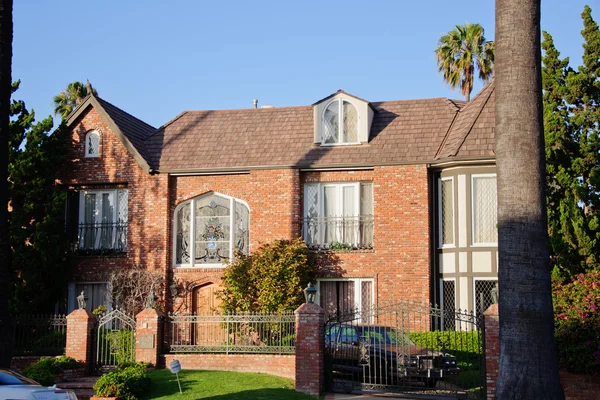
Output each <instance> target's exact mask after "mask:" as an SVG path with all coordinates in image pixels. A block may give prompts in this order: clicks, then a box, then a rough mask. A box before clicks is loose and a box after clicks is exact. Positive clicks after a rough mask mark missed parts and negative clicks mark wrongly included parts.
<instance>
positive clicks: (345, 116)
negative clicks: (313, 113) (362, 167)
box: [323, 100, 358, 145]
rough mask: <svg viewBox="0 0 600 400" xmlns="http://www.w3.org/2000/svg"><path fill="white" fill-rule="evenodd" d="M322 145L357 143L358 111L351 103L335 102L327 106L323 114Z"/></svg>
mask: <svg viewBox="0 0 600 400" xmlns="http://www.w3.org/2000/svg"><path fill="white" fill-rule="evenodd" d="M340 133H341V134H340ZM323 143H324V144H329V145H335V144H347V143H358V111H357V109H356V107H355V106H354V105H353V104H352V103H350V102H348V101H344V100H335V101H332V102H331V103H330V104H329V105H328V106H327V108H326V109H325V112H324V114H323Z"/></svg>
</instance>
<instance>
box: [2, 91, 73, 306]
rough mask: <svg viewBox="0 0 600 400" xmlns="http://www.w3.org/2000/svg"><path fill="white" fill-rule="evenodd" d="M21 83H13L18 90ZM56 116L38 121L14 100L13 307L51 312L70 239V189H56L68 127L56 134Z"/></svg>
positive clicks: (11, 149)
mask: <svg viewBox="0 0 600 400" xmlns="http://www.w3.org/2000/svg"><path fill="white" fill-rule="evenodd" d="M18 87H19V82H16V83H15V84H13V94H14V92H15V91H16V90H17V89H18ZM52 126H53V120H52V117H48V118H46V119H44V120H42V121H40V122H37V123H36V122H35V114H34V113H33V112H29V111H28V110H27V108H26V107H25V103H24V102H23V101H15V100H13V101H12V103H11V123H10V130H9V131H10V137H9V166H8V175H9V180H8V184H9V187H8V194H9V209H10V213H9V224H10V245H11V248H12V272H13V277H12V289H13V292H12V296H11V309H12V311H13V312H26V313H31V312H45V311H51V310H52V308H53V306H54V304H55V303H56V301H57V300H58V299H60V298H61V297H62V296H63V295H64V293H63V291H64V288H65V287H66V282H67V276H66V273H67V269H68V241H67V238H66V235H65V233H64V225H63V222H62V221H63V216H64V204H65V193H64V191H60V190H56V186H55V177H56V172H57V168H58V166H59V165H60V163H61V161H62V160H63V159H64V157H65V156H66V149H67V146H66V144H67V139H66V138H67V137H66V129H64V127H63V126H62V125H61V126H60V127H59V128H58V129H56V130H55V131H54V132H52V133H51V131H52Z"/></svg>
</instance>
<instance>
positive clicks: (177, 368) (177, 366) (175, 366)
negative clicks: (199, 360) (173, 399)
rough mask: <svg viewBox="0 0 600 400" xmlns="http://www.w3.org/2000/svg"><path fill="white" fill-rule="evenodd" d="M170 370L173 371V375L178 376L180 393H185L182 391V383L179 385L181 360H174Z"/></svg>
mask: <svg viewBox="0 0 600 400" xmlns="http://www.w3.org/2000/svg"><path fill="white" fill-rule="evenodd" d="M169 370H170V371H171V373H172V374H175V376H177V384H178V385H179V393H182V394H183V392H182V391H181V383H179V371H181V364H180V363H179V360H173V361H171V362H170V363H169Z"/></svg>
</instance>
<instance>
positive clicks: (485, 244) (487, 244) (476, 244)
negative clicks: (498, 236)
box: [470, 174, 498, 247]
mask: <svg viewBox="0 0 600 400" xmlns="http://www.w3.org/2000/svg"><path fill="white" fill-rule="evenodd" d="M491 177H493V178H495V179H496V184H497V183H498V177H497V176H496V174H472V175H471V210H470V211H471V246H473V247H497V246H498V242H497V241H496V242H481V243H479V242H476V241H475V190H474V187H475V185H474V183H475V179H477V178H491ZM497 204H498V191H497V190H496V225H497V224H498V209H497V208H498V206H497ZM494 228H496V229H497V226H496V227H494Z"/></svg>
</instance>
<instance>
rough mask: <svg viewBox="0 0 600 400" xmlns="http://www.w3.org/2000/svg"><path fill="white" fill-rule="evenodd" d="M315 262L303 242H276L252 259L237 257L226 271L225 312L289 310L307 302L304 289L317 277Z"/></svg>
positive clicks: (223, 304)
mask: <svg viewBox="0 0 600 400" xmlns="http://www.w3.org/2000/svg"><path fill="white" fill-rule="evenodd" d="M315 271H316V267H315V260H314V257H313V255H312V254H311V253H310V252H309V250H308V248H307V247H306V245H305V244H304V241H303V240H302V239H296V240H293V241H289V240H275V241H273V242H272V243H269V244H266V245H263V246H262V247H260V248H259V249H257V250H256V251H254V252H253V253H252V255H251V256H246V255H243V254H240V253H239V252H238V253H237V254H236V257H235V259H234V260H233V261H231V263H230V264H229V265H228V266H227V267H226V268H225V271H224V277H223V285H224V290H223V292H222V293H221V299H222V303H221V306H222V307H223V309H224V311H226V312H235V311H269V312H273V311H287V310H293V309H295V308H297V307H299V306H300V305H301V304H302V303H303V302H304V295H303V293H302V289H303V288H305V287H306V285H307V284H308V282H309V281H311V280H312V279H313V278H314V276H315Z"/></svg>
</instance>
